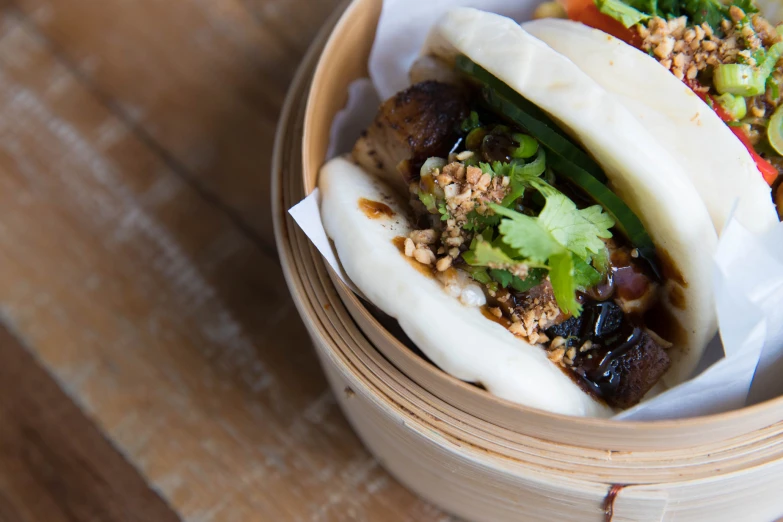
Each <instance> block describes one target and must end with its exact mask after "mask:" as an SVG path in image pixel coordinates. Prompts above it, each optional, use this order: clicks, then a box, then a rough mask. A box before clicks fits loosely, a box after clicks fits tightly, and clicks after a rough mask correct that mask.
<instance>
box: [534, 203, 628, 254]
mask: <svg viewBox="0 0 783 522" xmlns="http://www.w3.org/2000/svg"><path fill="white" fill-rule="evenodd" d="M544 197H545V198H546V205H544V209H543V210H542V211H541V214H539V216H538V221H539V222H540V223H541V225H542V226H543V227H544V228H545V229H546V230H548V231H549V232H550V233H551V234H552V236H553V237H554V238H555V239H556V240H557V241H558V243H560V244H561V245H563V246H564V247H566V248H567V249H568V250H570V251H571V252H573V253H574V254H576V255H577V256H579V257H580V258H582V259H584V260H585V261H587V260H589V259H590V256H591V254H598V253H599V252H601V251H602V250H603V249H604V242H603V241H601V239H602V238H603V239H607V238H610V237H612V233H611V232H609V229H610V228H612V227H613V226H614V220H613V219H612V218H611V217H610V216H609V215H608V214H606V213H604V212H603V210H602V209H601V207H600V206H598V205H594V206H592V207H588V208H586V209H584V210H579V209H577V208H576V205H575V204H574V202H573V201H571V200H570V199H568V197H567V196H566V195H565V194H562V193H560V192H556V193H550V194H544Z"/></svg>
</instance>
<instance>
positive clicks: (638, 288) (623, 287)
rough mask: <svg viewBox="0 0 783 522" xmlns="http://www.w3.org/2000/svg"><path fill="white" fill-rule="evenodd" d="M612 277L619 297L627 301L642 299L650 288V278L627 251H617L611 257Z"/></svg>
mask: <svg viewBox="0 0 783 522" xmlns="http://www.w3.org/2000/svg"><path fill="white" fill-rule="evenodd" d="M611 265H612V270H611V275H610V278H611V280H612V282H613V286H614V289H615V291H616V293H617V297H619V298H620V299H624V300H626V301H634V300H636V299H639V298H641V297H642V296H643V295H645V294H646V293H647V291H648V290H649V288H650V277H649V276H648V275H647V274H646V273H645V272H644V270H643V269H642V267H641V265H640V263H638V262H635V260H634V259H633V258H632V257H631V255H630V252H629V251H628V250H626V249H617V250H615V251H614V252H613V253H612V257H611Z"/></svg>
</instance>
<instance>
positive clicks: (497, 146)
mask: <svg viewBox="0 0 783 522" xmlns="http://www.w3.org/2000/svg"><path fill="white" fill-rule="evenodd" d="M518 146H519V143H517V142H516V141H514V140H512V139H511V137H509V136H508V135H506V134H494V133H492V134H487V135H486V136H485V137H484V140H483V141H482V143H481V156H482V158H483V159H484V161H489V162H492V161H502V162H504V163H508V162H510V161H511V160H512V159H513V158H512V157H511V152H512V151H513V150H514V149H516V148H517V147H518Z"/></svg>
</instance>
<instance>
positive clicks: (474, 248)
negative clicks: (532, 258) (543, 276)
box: [462, 239, 519, 266]
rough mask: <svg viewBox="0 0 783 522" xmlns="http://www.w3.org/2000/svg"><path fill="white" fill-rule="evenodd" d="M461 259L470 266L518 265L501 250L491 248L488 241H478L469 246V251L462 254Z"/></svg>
mask: <svg viewBox="0 0 783 522" xmlns="http://www.w3.org/2000/svg"><path fill="white" fill-rule="evenodd" d="M462 259H464V260H465V262H466V263H467V264H469V265H471V266H490V265H496V266H503V265H505V266H508V265H516V264H519V261H515V260H513V259H511V258H510V257H509V256H508V254H506V253H505V252H504V251H503V250H502V249H500V248H498V247H494V246H492V244H491V243H490V242H489V241H485V240H483V239H479V240H477V241H474V242H473V244H471V247H470V250H468V251H467V252H463V254H462Z"/></svg>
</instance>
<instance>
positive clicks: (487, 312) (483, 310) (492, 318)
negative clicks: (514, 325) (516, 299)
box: [481, 305, 511, 328]
mask: <svg viewBox="0 0 783 522" xmlns="http://www.w3.org/2000/svg"><path fill="white" fill-rule="evenodd" d="M481 315H483V316H484V317H486V318H487V319H489V320H490V321H492V322H493V323H497V324H499V325H500V326H502V327H503V328H508V327H509V326H511V321H509V320H508V319H506V316H504V315H501V316H500V317H497V316H495V314H493V313H492V312H491V311H490V309H489V307H488V306H486V305H484V306H482V307H481Z"/></svg>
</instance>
